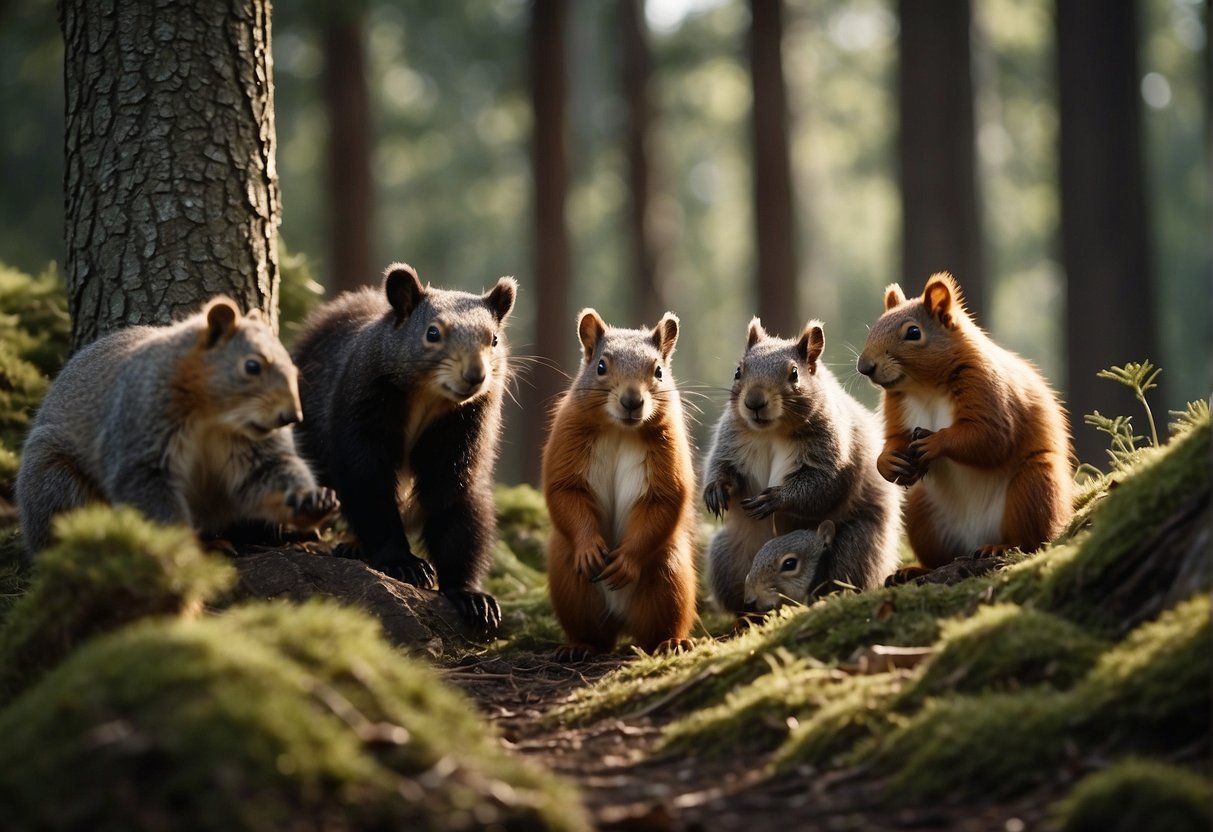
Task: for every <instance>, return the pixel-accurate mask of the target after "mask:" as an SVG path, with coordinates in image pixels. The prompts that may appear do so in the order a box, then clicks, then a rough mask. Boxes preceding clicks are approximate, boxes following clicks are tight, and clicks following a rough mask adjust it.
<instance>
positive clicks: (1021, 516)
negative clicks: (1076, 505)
mask: <svg viewBox="0 0 1213 832" xmlns="http://www.w3.org/2000/svg"><path fill="white" fill-rule="evenodd" d="M1068 476H1069V470H1068V466H1057V465H1053V464H1051V460H1048V459H1042V460H1040V461H1039V462H1033V463H1030V464H1028V465H1025V466H1024V467H1023V468H1022V469H1020V471H1019V472H1018V473H1017V474H1016V475H1015V477H1014V478H1012V480H1011V483H1010V485H1009V486H1008V487H1007V507H1006V509H1005V510H1004V511H1003V516H1002V529H1001V531H1002V540H1001V541H999V543H998V544H997V545H995V546H990V547H982V548H983V549H994V550H1006V549H1011V548H1016V547H1018V548H1019V549H1021V550H1022V551H1024V552H1035V551H1036V550H1037V549H1039V548H1040V547H1041V546H1043V545H1044V544H1045V543H1048V542H1049V541H1050V540H1051V539H1053V537H1054V536H1055V535H1056V534H1057V533H1058V532H1060V531H1061V528H1062V525H1063V524H1064V523H1065V518H1066V517H1067V516H1068V515H1069V513H1070V511H1071V509H1072V506H1070V505H1069V504H1068V503H1069V500H1068V499H1067V498H1068V494H1067V490H1066V488H1065V487H1064V485H1063V484H1062V483H1059V482H1058V478H1059V477H1068ZM997 553H998V551H992V552H990V554H997Z"/></svg>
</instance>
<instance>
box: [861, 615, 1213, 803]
mask: <svg viewBox="0 0 1213 832" xmlns="http://www.w3.org/2000/svg"><path fill="white" fill-rule="evenodd" d="M1211 637H1213V628H1211V627H1210V600H1209V598H1208V597H1206V596H1204V595H1200V596H1196V597H1194V598H1192V599H1190V600H1188V601H1186V602H1184V603H1183V604H1181V605H1180V606H1178V607H1177V608H1175V609H1174V610H1169V611H1168V612H1166V613H1164V614H1163V615H1162V616H1161V617H1160V618H1159V619H1158V620H1157V621H1153V622H1150V623H1147V624H1143V625H1142V626H1141V627H1139V628H1138V629H1137V630H1135V631H1134V632H1133V633H1131V634H1130V636H1129V637H1128V638H1126V639H1125V640H1124V642H1122V643H1121V644H1119V645H1117V646H1115V647H1113V648H1112V649H1110V650H1108V651H1107V652H1106V653H1104V654H1103V655H1102V656H1101V657H1100V659H1099V661H1098V662H1097V663H1096V665H1095V666H1094V667H1093V668H1092V669H1091V671H1090V672H1089V673H1088V674H1087V675H1086V676H1085V677H1084V678H1083V679H1082V681H1081V682H1079V683H1078V684H1077V685H1075V686H1074V687H1073V688H1072V689H1070V690H1068V691H1044V692H1036V693H1033V694H1032V695H1016V694H1010V693H994V694H984V695H981V696H958V697H955V698H951V699H937V700H931V701H929V702H928V703H927V704H926V706H925V707H924V708H923V710H922V711H921V712H920V713H919V714H917V715H916V716H915V717H914V718H913V719H911V720H910V721H909V722H908V723H907V724H906V725H904V726H903V727H901V728H899V729H897V730H896V731H894V732H893V733H892V734H890V735H889V737H888V740H887V742H884V743H880V744H876V745H874V746H873V747H872V748H870V749H868V750H867V752H866V753H865V754H864V755H862V756H863V757H866V761H867V762H871V763H874V764H875V765H877V766H878V767H880V768H882V769H884V770H887V771H889V772H891V773H892V774H893V775H894V777H893V783H892V793H893V794H894V795H896V796H898V797H901V798H907V799H932V798H936V797H940V796H942V795H965V796H969V797H976V796H978V795H990V794H1007V793H1010V792H1013V791H1016V790H1019V789H1021V788H1024V787H1027V786H1030V785H1032V784H1034V783H1036V782H1037V781H1039V779H1040V778H1042V777H1045V776H1048V775H1049V773H1050V772H1055V771H1057V770H1058V768H1059V767H1060V766H1062V765H1063V764H1064V763H1065V762H1066V761H1067V759H1068V757H1069V755H1071V754H1073V753H1076V752H1077V751H1079V750H1081V749H1083V748H1086V749H1088V750H1094V749H1096V748H1098V749H1099V751H1100V753H1102V754H1108V753H1110V752H1113V751H1119V752H1121V753H1129V752H1150V751H1160V750H1165V749H1168V748H1179V747H1184V746H1188V745H1191V744H1192V743H1193V742H1197V743H1200V742H1203V743H1204V744H1205V745H1206V746H1207V744H1208V742H1209V703H1210V701H1213V690H1211V683H1210V678H1209V641H1210V638H1211ZM1206 751H1207V749H1206Z"/></svg>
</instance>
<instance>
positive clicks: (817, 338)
mask: <svg viewBox="0 0 1213 832" xmlns="http://www.w3.org/2000/svg"><path fill="white" fill-rule="evenodd" d="M825 348H826V333H825V330H824V329H822V326H821V321H809V322H808V323H807V324H805V325H804V331H803V332H801V333H800V340H799V341H797V342H796V351H797V352H799V353H800V360H801V361H803V362H804V363H805V364H807V365H808V366H809V372H810V373H815V372H817V359H818V357H819V356H820V355H821V351H822V350H824V349H825Z"/></svg>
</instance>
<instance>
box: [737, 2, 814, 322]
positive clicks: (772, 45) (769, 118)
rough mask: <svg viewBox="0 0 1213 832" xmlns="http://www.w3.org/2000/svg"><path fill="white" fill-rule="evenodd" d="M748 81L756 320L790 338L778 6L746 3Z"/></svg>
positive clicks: (792, 316) (790, 260)
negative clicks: (751, 103) (751, 90)
mask: <svg viewBox="0 0 1213 832" xmlns="http://www.w3.org/2000/svg"><path fill="white" fill-rule="evenodd" d="M750 77H751V79H752V81H753V87H754V114H753V130H754V132H753V152H754V222H755V227H756V232H757V236H756V245H757V249H758V273H757V280H756V283H757V286H758V314H759V316H760V317H761V318H762V322H763V325H764V326H766V328H767V329H768V330H770V331H771V332H777V333H779V334H780V335H782V336H784V337H791V336H792V335H794V334H795V333H797V332H799V331H800V325H801V323H803V322H802V321H801V320H800V318H799V311H798V310H797V308H796V221H795V214H794V212H793V208H792V171H791V165H790V163H789V155H788V104H787V87H786V85H785V84H784V78H783V2H782V0H750Z"/></svg>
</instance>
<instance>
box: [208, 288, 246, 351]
mask: <svg viewBox="0 0 1213 832" xmlns="http://www.w3.org/2000/svg"><path fill="white" fill-rule="evenodd" d="M239 321H240V309H239V308H237V306H236V303H235V301H233V300H232V299H231V298H225V297H218V298H215V299H214V300H212V301H211V302H210V303H208V304H207V305H206V346H207V347H208V348H210V347H213V346H215V345H216V344H218V343H219V342H220V341H224V340H227V338H228V337H230V336H231V334H232V333H233V332H235V331H236V324H237V323H239Z"/></svg>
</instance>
